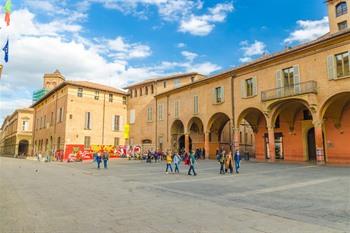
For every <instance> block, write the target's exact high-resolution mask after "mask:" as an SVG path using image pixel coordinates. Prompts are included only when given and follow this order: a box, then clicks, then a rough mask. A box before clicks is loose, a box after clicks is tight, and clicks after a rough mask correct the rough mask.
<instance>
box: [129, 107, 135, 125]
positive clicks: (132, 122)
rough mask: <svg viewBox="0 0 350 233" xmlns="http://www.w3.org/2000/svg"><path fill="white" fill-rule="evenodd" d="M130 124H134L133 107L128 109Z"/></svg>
mask: <svg viewBox="0 0 350 233" xmlns="http://www.w3.org/2000/svg"><path fill="white" fill-rule="evenodd" d="M129 123H130V124H135V109H131V110H130V119H129Z"/></svg>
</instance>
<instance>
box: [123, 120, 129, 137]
mask: <svg viewBox="0 0 350 233" xmlns="http://www.w3.org/2000/svg"><path fill="white" fill-rule="evenodd" d="M129 132H130V125H129V124H126V125H124V138H125V139H129Z"/></svg>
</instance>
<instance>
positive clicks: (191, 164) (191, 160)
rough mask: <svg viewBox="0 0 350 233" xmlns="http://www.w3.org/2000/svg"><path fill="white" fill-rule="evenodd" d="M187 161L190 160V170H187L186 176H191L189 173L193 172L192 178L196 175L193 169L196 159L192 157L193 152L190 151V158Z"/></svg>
mask: <svg viewBox="0 0 350 233" xmlns="http://www.w3.org/2000/svg"><path fill="white" fill-rule="evenodd" d="M189 159H190V161H189V162H190V169H189V170H188V173H187V174H188V175H189V176H191V175H192V174H191V171H193V175H194V176H196V175H197V173H196V171H195V169H194V167H195V165H196V158H195V157H194V153H193V151H191V152H190V157H189Z"/></svg>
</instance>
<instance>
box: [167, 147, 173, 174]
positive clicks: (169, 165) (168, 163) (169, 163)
mask: <svg viewBox="0 0 350 233" xmlns="http://www.w3.org/2000/svg"><path fill="white" fill-rule="evenodd" d="M172 162H173V159H172V158H171V155H170V153H169V152H167V154H166V169H165V173H166V174H169V173H168V170H169V168H170V171H171V173H173V167H172V166H171V163H172Z"/></svg>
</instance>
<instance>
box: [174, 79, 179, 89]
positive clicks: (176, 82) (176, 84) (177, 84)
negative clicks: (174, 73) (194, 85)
mask: <svg viewBox="0 0 350 233" xmlns="http://www.w3.org/2000/svg"><path fill="white" fill-rule="evenodd" d="M180 86H181V83H180V79H178V78H177V79H174V87H175V88H178V87H180Z"/></svg>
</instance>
